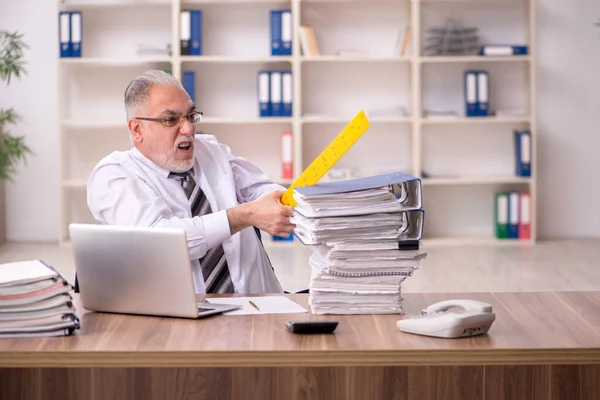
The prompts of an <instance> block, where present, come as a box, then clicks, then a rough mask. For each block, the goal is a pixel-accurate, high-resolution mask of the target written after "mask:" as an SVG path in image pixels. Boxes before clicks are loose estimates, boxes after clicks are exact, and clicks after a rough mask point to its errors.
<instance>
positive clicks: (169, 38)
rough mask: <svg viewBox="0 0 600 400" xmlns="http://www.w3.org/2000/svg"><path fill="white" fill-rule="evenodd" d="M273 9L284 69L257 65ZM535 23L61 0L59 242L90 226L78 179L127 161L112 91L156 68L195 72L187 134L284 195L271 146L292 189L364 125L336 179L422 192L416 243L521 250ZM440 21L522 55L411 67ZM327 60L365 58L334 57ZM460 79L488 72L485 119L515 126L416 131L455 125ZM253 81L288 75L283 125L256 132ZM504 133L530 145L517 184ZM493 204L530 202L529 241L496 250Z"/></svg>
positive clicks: (340, 4) (498, 10) (429, 3)
mask: <svg viewBox="0 0 600 400" xmlns="http://www.w3.org/2000/svg"><path fill="white" fill-rule="evenodd" d="M198 8H200V9H202V10H203V25H204V26H203V55H201V56H181V55H180V53H179V28H180V18H179V14H180V12H181V11H182V10H189V9H198ZM283 8H285V9H291V10H292V26H293V36H292V37H293V49H292V55H291V56H271V53H270V30H269V29H270V25H269V12H270V10H272V9H283ZM534 8H535V7H534V4H533V0H516V1H515V0H291V1H279V0H220V1H218V0H213V1H210V0H209V1H200V0H198V1H192V0H183V1H182V0H154V1H142V0H95V1H83V0H80V1H75V0H73V1H69V0H63V1H61V2H59V4H58V11H62V10H77V11H81V12H82V15H83V45H82V57H81V58H58V63H59V88H60V89H59V99H58V100H59V102H58V104H59V107H58V108H59V113H60V118H59V121H60V126H59V130H60V150H61V160H63V162H62V164H61V182H62V188H61V224H60V241H61V243H66V242H68V240H69V239H68V224H69V223H70V222H90V223H93V222H94V220H93V218H92V216H91V215H90V213H89V210H88V209H87V202H86V192H85V186H86V180H87V176H88V174H89V172H90V171H91V169H92V168H93V166H94V165H95V164H96V163H97V162H98V161H99V160H100V158H101V157H103V156H104V155H106V154H108V153H109V152H110V151H112V150H115V149H121V150H124V149H127V148H129V147H130V145H131V144H130V142H129V138H128V134H127V126H126V121H125V112H124V110H123V106H122V104H123V100H122V94H123V91H124V89H125V86H126V85H127V83H128V82H129V80H130V79H131V78H132V77H134V76H135V75H137V74H139V73H141V72H143V71H144V70H147V69H150V68H158V69H163V70H170V71H171V73H172V74H173V75H174V76H177V77H179V78H180V79H181V77H182V74H183V71H195V73H196V84H195V89H196V103H197V105H198V108H199V109H200V110H201V111H203V112H204V115H205V119H204V120H203V122H202V123H201V124H200V125H199V126H198V131H202V132H206V133H210V134H213V135H215V136H216V137H217V138H218V139H219V140H220V141H221V142H223V143H226V144H228V145H229V146H231V148H232V149H233V151H234V152H235V153H236V154H237V155H240V156H242V157H246V158H248V159H250V160H252V161H253V162H255V163H256V164H257V165H258V166H259V167H261V168H262V169H263V170H264V171H265V172H266V173H267V175H269V176H270V177H271V178H272V179H273V180H275V181H277V182H280V183H281V184H283V185H289V184H290V183H291V182H292V181H290V180H283V179H281V176H280V169H281V168H280V158H279V157H280V135H281V132H283V131H292V132H293V157H294V175H295V176H298V175H299V174H300V173H301V172H302V170H303V169H304V168H305V167H306V166H307V165H308V164H309V163H310V162H311V161H312V160H313V159H314V158H315V157H316V156H317V155H318V154H319V153H320V152H321V150H322V149H324V148H325V146H326V145H327V144H328V143H329V142H330V141H331V140H332V139H333V138H334V137H335V136H336V135H337V133H339V131H340V130H341V129H342V128H343V127H344V126H345V125H346V124H347V123H348V122H349V121H350V119H351V118H352V117H353V116H354V115H355V114H356V113H357V112H358V111H359V110H361V109H364V110H365V112H366V114H367V116H368V117H369V121H370V122H371V128H370V129H369V131H367V133H366V134H365V135H364V136H363V137H362V138H361V139H360V140H359V141H358V142H357V143H356V144H355V145H354V147H353V148H352V149H350V151H348V153H346V155H345V156H344V157H343V158H342V160H340V162H339V163H338V164H337V165H336V167H338V168H345V169H347V170H348V171H351V172H352V173H353V174H355V175H354V176H365V175H372V174H377V173H384V172H390V171H397V170H404V171H406V172H409V173H411V174H413V175H415V176H418V177H421V178H422V179H423V192H424V193H423V196H424V202H425V204H424V209H425V212H426V223H425V238H424V243H427V244H432V245H433V244H440V245H461V244H486V245H508V246H510V245H523V244H525V245H527V244H532V243H534V242H535V238H536V225H537V224H536V218H535V210H536V195H537V190H536V175H537V168H536V160H537V152H536V150H537V146H536V141H537V140H536V139H537V133H536V123H535V118H536V115H535V69H534V64H535V56H534V54H535V41H534V35H533V33H534V31H535V16H534V12H533V10H534ZM447 17H453V18H458V19H460V20H461V21H462V22H463V23H464V24H465V26H477V27H478V28H479V33H480V37H481V39H482V41H485V43H492V44H497V43H515V44H527V45H528V46H529V54H528V55H526V56H502V57H484V56H428V55H425V54H424V53H423V51H422V48H423V43H424V40H425V32H426V29H427V28H429V27H431V26H438V25H440V24H443V21H444V19H445V18H447ZM301 25H310V26H312V27H313V28H314V30H315V33H316V36H317V41H318V44H319V48H320V55H319V56H306V55H304V54H303V53H302V51H301V47H300V42H299V40H298V30H299V27H300V26H301ZM407 26H410V27H411V29H412V35H411V37H410V45H409V48H408V52H407V54H405V55H401V54H399V53H397V51H396V50H397V41H398V40H399V39H402V38H403V34H404V29H405V28H406V27H407ZM140 44H158V45H162V46H166V45H170V46H171V49H172V52H171V54H166V55H165V54H157V55H145V56H136V49H137V46H138V45H140ZM57 47H58V46H57ZM339 50H362V51H366V52H367V53H368V54H366V55H363V54H354V53H351V54H347V55H338V51H339ZM57 51H58V50H57ZM57 57H58V54H57ZM471 68H478V69H486V70H488V71H489V74H490V85H491V89H490V106H491V107H492V108H511V107H513V106H515V107H521V108H525V109H526V110H527V113H526V115H523V116H521V115H519V116H490V117H477V118H471V117H464V116H462V115H458V116H451V117H449V116H440V117H427V116H426V114H425V110H428V109H440V108H442V109H444V108H447V109H453V110H455V111H458V112H463V109H464V101H463V87H462V85H463V75H462V74H463V72H464V71H465V70H466V69H471ZM262 70H291V71H292V79H293V116H292V117H263V118H261V117H259V116H258V103H257V74H258V72H259V71H262ZM514 129H528V130H529V131H530V132H531V135H532V160H533V161H532V176H531V177H530V178H522V177H518V176H516V175H515V174H514V148H513V146H514V144H513V140H514V139H513V130H514ZM423 172H426V173H427V174H428V175H425V176H427V177H424V175H423ZM500 190H507V191H513V190H517V191H526V192H529V193H530V194H531V198H532V216H531V217H532V220H531V236H532V239H531V240H499V239H496V238H495V233H494V229H495V222H494V193H495V192H496V191H500ZM269 244H271V243H269ZM273 245H281V246H290V245H292V246H293V245H294V244H293V243H288V242H281V243H279V242H275V243H274V244H273Z"/></svg>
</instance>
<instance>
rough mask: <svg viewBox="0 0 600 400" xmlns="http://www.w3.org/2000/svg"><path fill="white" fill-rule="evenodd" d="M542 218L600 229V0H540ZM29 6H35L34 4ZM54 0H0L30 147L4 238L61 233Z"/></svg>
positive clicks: (22, 131)
mask: <svg viewBox="0 0 600 400" xmlns="http://www.w3.org/2000/svg"><path fill="white" fill-rule="evenodd" d="M537 8H538V30H537V44H538V49H537V57H538V73H537V78H538V79H537V100H538V124H539V125H538V128H539V141H538V143H539V159H538V165H537V167H538V168H539V171H540V172H539V189H540V191H539V200H538V204H539V205H538V207H539V209H538V218H539V219H538V221H539V234H540V236H541V237H557V236H597V237H600V211H599V208H598V206H597V199H598V198H600V184H599V183H598V179H597V177H596V176H597V175H598V173H599V172H600V157H598V156H596V154H594V153H595V152H597V151H598V150H597V149H600V135H597V134H596V132H597V130H598V128H599V127H600V73H598V71H600V28H593V23H594V22H596V21H597V20H598V19H599V18H600V2H598V1H597V0H574V1H565V0H538V5H537ZM31 9H35V10H36V12H35V13H32V12H31V11H30V10H31ZM55 15H56V4H55V3H54V2H48V1H45V0H29V1H21V2H12V1H9V0H0V27H2V28H3V29H8V30H17V29H18V30H19V31H21V32H24V33H25V38H26V41H27V43H28V44H29V45H30V47H31V49H30V50H29V51H28V53H27V69H28V71H29V73H28V76H26V77H25V78H24V79H23V80H22V81H21V82H18V81H15V82H14V83H13V84H11V86H10V87H9V88H8V89H6V88H1V89H0V107H8V106H14V107H15V109H16V110H17V111H18V112H19V113H20V115H21V116H22V117H23V120H24V122H23V123H21V124H20V125H19V126H18V127H15V128H13V129H12V133H13V134H18V135H26V136H27V142H28V144H30V146H31V147H32V149H33V151H34V152H35V153H36V155H35V156H34V157H30V158H29V160H28V163H27V165H24V166H21V167H20V168H19V173H18V174H17V175H16V176H15V182H14V183H8V184H7V188H6V190H7V199H6V207H7V238H8V240H12V241H23V240H31V241H55V240H57V238H58V232H59V221H58V211H59V190H60V189H59V188H60V186H59V171H58V160H57V154H58V133H57V124H58V121H57V110H56V97H57V84H56V77H57V65H56V64H57V60H56V52H57V50H58V49H57V43H56V38H57V34H56V32H57V18H55V17H51V16H55Z"/></svg>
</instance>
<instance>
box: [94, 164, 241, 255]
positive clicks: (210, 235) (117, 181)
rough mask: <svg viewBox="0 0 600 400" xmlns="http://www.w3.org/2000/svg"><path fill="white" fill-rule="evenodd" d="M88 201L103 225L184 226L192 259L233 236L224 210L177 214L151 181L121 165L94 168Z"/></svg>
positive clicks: (181, 227) (96, 217)
mask: <svg viewBox="0 0 600 400" xmlns="http://www.w3.org/2000/svg"><path fill="white" fill-rule="evenodd" d="M87 201H88V207H89V209H90V211H91V212H92V214H93V216H94V218H95V219H96V220H97V221H99V222H101V223H104V224H109V225H128V226H148V227H150V226H152V227H161V228H180V229H183V230H184V231H185V233H186V237H187V241H188V248H189V252H190V258H201V257H202V256H204V255H205V254H206V252H207V251H208V250H209V249H210V248H212V247H214V246H215V245H217V244H219V243H222V242H223V241H225V240H226V239H229V238H230V237H231V231H230V228H229V220H228V218H227V213H226V211H225V210H222V211H217V212H214V213H211V214H207V215H203V216H201V217H198V216H196V217H193V218H191V217H188V218H181V217H177V216H176V215H174V213H173V210H172V209H171V208H170V207H169V205H168V204H167V203H166V202H165V200H164V199H163V197H162V196H161V195H160V194H159V193H157V192H156V191H155V190H154V189H153V188H152V187H151V186H150V185H148V183H146V182H145V181H144V180H143V179H141V178H139V177H137V176H133V175H131V174H129V173H128V172H127V170H126V169H125V168H123V167H122V166H121V165H118V164H108V165H104V166H102V167H100V168H98V169H96V170H94V171H93V173H92V174H91V175H90V178H89V180H88V187H87Z"/></svg>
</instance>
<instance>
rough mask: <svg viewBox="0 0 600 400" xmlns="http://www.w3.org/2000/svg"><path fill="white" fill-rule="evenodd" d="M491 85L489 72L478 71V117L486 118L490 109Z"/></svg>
mask: <svg viewBox="0 0 600 400" xmlns="http://www.w3.org/2000/svg"><path fill="white" fill-rule="evenodd" d="M489 92H490V83H489V75H488V72H487V71H477V115H478V116H480V117H486V116H487V115H488V113H489V109H490V100H489Z"/></svg>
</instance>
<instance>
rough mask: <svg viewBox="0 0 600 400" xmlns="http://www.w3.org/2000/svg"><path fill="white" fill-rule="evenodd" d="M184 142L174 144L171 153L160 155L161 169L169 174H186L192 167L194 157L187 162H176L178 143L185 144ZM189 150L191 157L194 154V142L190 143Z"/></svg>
mask: <svg viewBox="0 0 600 400" xmlns="http://www.w3.org/2000/svg"><path fill="white" fill-rule="evenodd" d="M185 141H186V140H182V141H180V142H178V143H176V144H175V146H174V147H173V149H172V150H171V152H169V153H168V154H162V155H161V156H160V163H161V167H163V168H164V169H166V170H168V171H171V172H186V171H189V170H190V169H191V168H192V167H193V166H194V156H192V158H190V159H189V160H176V159H175V157H176V155H177V150H178V146H179V144H180V143H182V142H185ZM190 150H191V152H192V155H193V154H194V142H193V141H191V142H190Z"/></svg>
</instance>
